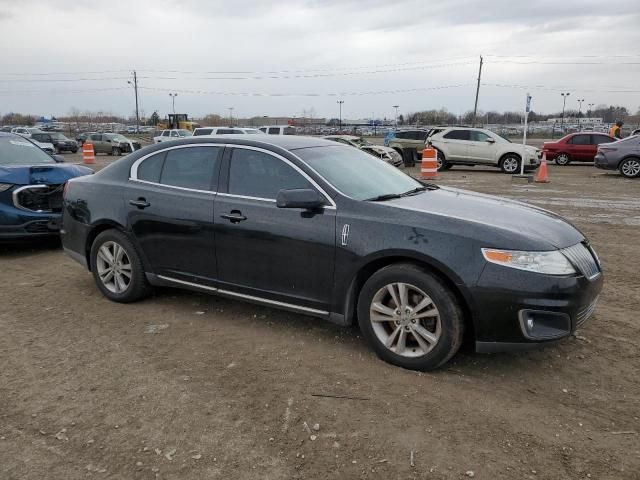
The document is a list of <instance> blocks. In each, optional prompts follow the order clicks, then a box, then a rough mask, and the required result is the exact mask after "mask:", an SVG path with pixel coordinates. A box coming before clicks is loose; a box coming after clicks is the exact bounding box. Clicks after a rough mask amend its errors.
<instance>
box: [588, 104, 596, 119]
mask: <svg viewBox="0 0 640 480" xmlns="http://www.w3.org/2000/svg"><path fill="white" fill-rule="evenodd" d="M588 106H589V112H588V113H587V115H589V117H591V109H592V108H593V107H594V106H595V103H589V104H588Z"/></svg>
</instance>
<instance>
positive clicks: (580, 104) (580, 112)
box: [578, 98, 584, 122]
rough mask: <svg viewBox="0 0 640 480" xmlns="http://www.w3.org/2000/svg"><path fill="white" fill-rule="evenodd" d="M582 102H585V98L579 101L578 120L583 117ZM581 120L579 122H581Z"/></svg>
mask: <svg viewBox="0 0 640 480" xmlns="http://www.w3.org/2000/svg"><path fill="white" fill-rule="evenodd" d="M582 102H584V98H579V99H578V118H580V117H581V116H582ZM579 121H580V120H578V122H579Z"/></svg>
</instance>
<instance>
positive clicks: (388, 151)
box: [323, 135, 402, 167]
mask: <svg viewBox="0 0 640 480" xmlns="http://www.w3.org/2000/svg"><path fill="white" fill-rule="evenodd" d="M323 138H325V139H326V140H331V141H333V142H338V143H342V144H343V145H350V146H352V147H355V148H358V149H360V150H362V151H363V152H366V153H368V154H370V155H373V156H374V157H376V158H379V159H381V160H384V161H385V162H387V163H390V164H391V165H393V166H394V167H399V166H401V165H402V156H401V155H400V154H399V153H398V152H397V151H395V150H394V149H393V148H391V147H385V146H383V145H374V144H372V143H370V142H368V141H366V140H364V139H363V138H361V137H356V136H354V135H327V136H326V137H323Z"/></svg>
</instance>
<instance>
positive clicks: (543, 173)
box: [535, 152, 549, 183]
mask: <svg viewBox="0 0 640 480" xmlns="http://www.w3.org/2000/svg"><path fill="white" fill-rule="evenodd" d="M535 181H536V183H549V172H548V171H547V154H546V152H542V161H541V162H540V168H538V173H536V180H535Z"/></svg>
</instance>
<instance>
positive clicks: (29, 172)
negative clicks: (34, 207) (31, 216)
mask: <svg viewBox="0 0 640 480" xmlns="http://www.w3.org/2000/svg"><path fill="white" fill-rule="evenodd" d="M92 173H93V170H91V169H90V168H88V167H83V166H82V165H57V164H51V165H32V166H29V165H0V183H11V184H13V185H33V184H37V183H38V184H45V185H58V184H61V183H64V182H66V181H67V180H69V179H70V178H75V177H81V176H83V175H90V174H92Z"/></svg>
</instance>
